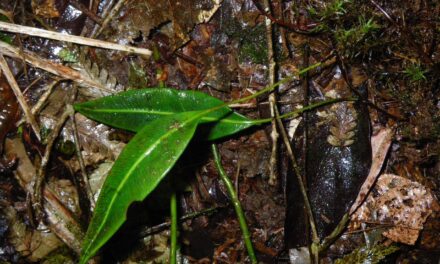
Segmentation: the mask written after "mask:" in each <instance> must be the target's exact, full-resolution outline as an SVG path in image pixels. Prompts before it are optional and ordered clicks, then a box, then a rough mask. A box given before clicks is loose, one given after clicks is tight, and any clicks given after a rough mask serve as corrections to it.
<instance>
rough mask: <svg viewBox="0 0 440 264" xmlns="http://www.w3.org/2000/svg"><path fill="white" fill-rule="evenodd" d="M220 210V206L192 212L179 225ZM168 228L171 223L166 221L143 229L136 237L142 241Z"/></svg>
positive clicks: (183, 217)
mask: <svg viewBox="0 0 440 264" xmlns="http://www.w3.org/2000/svg"><path fill="white" fill-rule="evenodd" d="M220 208H223V207H220V206H219V207H211V208H208V209H204V210H201V211H198V212H193V213H189V214H186V215H184V216H182V217H181V218H180V219H179V223H182V222H184V221H186V220H189V219H193V218H197V217H200V216H204V215H210V214H212V213H214V212H215V211H217V210H218V209H220ZM170 226H171V221H167V222H164V223H161V224H158V225H155V226H152V227H147V228H145V229H142V231H141V232H140V233H139V236H138V237H139V238H140V239H143V238H145V237H147V236H149V235H152V234H155V233H158V232H160V231H162V230H164V229H165V228H169V227H170Z"/></svg>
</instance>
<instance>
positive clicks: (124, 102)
mask: <svg viewBox="0 0 440 264" xmlns="http://www.w3.org/2000/svg"><path fill="white" fill-rule="evenodd" d="M222 104H223V102H222V101H221V100H219V99H217V98H214V97H212V96H209V95H207V94H205V93H201V92H197V91H179V90H176V89H168V88H148V89H140V90H130V91H126V92H122V93H119V94H116V95H111V96H106V97H103V98H100V99H97V100H93V101H89V102H85V103H81V104H76V105H75V110H77V111H79V112H80V113H82V114H84V115H86V116H87V117H90V118H92V119H95V120H97V121H99V122H101V123H104V124H107V125H110V126H113V127H118V128H122V129H126V130H130V131H134V132H137V131H139V130H140V129H141V128H142V127H143V126H144V125H145V124H146V123H148V122H149V121H151V120H154V119H157V118H162V117H164V116H168V115H172V114H176V113H181V112H187V111H199V110H206V109H210V108H213V107H215V106H219V105H222ZM220 118H221V119H220ZM219 119H220V120H219ZM217 120H218V121H217ZM212 121H217V122H215V123H214V124H213V127H212V129H211V130H210V134H209V135H208V139H210V140H214V139H218V138H221V137H224V136H227V135H231V134H234V133H236V132H238V131H241V130H243V129H246V128H248V127H250V126H252V125H253V122H252V121H251V120H249V119H247V118H246V117H244V116H242V115H240V114H238V113H235V112H233V111H232V110H231V109H230V108H228V107H226V106H225V107H222V108H220V109H218V110H216V111H213V112H211V113H209V114H208V115H206V116H204V117H202V118H201V123H206V122H212Z"/></svg>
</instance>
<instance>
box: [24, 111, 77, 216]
mask: <svg viewBox="0 0 440 264" xmlns="http://www.w3.org/2000/svg"><path fill="white" fill-rule="evenodd" d="M69 114H70V113H69V111H68V110H64V112H63V114H62V115H61V117H60V118H59V119H58V122H57V123H56V124H55V127H54V128H53V130H52V132H51V133H50V134H49V136H48V139H47V145H46V148H45V150H44V156H43V157H42V159H41V164H40V168H38V171H37V175H36V178H35V179H34V184H33V185H34V190H33V194H32V201H33V206H34V210H35V216H36V218H37V219H38V220H41V219H43V204H42V196H41V195H42V190H43V183H44V178H45V174H46V167H47V164H48V163H49V159H50V154H51V152H52V147H53V144H54V143H55V139H56V138H57V137H58V134H59V133H60V131H61V128H62V127H63V124H64V122H66V120H67V118H68V117H69Z"/></svg>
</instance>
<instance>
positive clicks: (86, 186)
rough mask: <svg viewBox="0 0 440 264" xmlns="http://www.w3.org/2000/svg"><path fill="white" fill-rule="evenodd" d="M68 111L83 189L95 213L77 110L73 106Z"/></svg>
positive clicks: (69, 106) (67, 108) (68, 106)
mask: <svg viewBox="0 0 440 264" xmlns="http://www.w3.org/2000/svg"><path fill="white" fill-rule="evenodd" d="M66 111H68V112H69V116H70V120H72V128H73V139H74V140H75V152H76V157H77V159H78V162H79V167H80V168H81V176H82V179H81V181H80V182H81V185H82V188H83V189H85V191H86V194H87V198H88V200H89V203H90V209H91V211H93V208H95V199H94V198H93V192H92V188H91V187H90V182H89V178H88V176H87V171H86V165H85V163H84V159H83V156H82V153H81V146H80V143H79V136H78V128H77V126H76V120H75V110H74V109H73V107H72V105H67V107H66Z"/></svg>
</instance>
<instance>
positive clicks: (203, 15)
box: [113, 0, 221, 48]
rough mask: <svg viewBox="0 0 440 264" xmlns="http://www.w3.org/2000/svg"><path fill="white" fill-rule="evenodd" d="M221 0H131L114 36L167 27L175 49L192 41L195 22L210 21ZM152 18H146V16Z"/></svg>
mask: <svg viewBox="0 0 440 264" xmlns="http://www.w3.org/2000/svg"><path fill="white" fill-rule="evenodd" d="M220 2H221V1H219V0H212V1H187V0H185V1H145V0H142V1H140V0H136V1H129V2H128V3H127V5H126V6H125V7H124V9H123V10H122V12H121V18H120V20H119V21H118V22H117V25H114V27H115V29H117V31H116V32H118V34H113V37H114V38H116V39H118V38H123V39H126V38H127V34H128V35H132V36H131V37H133V38H134V37H136V35H137V34H139V31H141V32H143V34H144V35H145V36H148V35H149V34H150V31H151V30H153V29H156V28H158V29H159V30H161V29H164V30H163V32H164V33H165V34H166V35H168V36H169V37H170V39H171V41H172V42H173V43H172V44H171V45H172V46H173V47H174V48H177V47H179V46H180V45H182V44H184V43H185V42H187V41H188V40H189V35H188V33H189V32H190V31H191V30H192V28H193V27H194V25H196V24H198V23H203V22H207V21H208V20H209V19H210V18H211V16H212V15H213V14H214V13H215V11H216V10H217V9H218V8H219V7H220ZM146 17H147V18H148V19H145V18H146Z"/></svg>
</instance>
